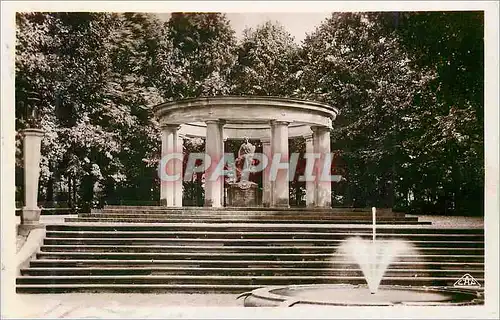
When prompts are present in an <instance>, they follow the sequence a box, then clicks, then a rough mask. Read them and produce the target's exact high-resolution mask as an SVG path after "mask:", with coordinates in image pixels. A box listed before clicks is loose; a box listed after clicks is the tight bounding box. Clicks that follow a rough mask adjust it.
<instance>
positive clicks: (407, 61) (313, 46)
mask: <svg viewBox="0 0 500 320" xmlns="http://www.w3.org/2000/svg"><path fill="white" fill-rule="evenodd" d="M382 17H383V15H381V14H373V13H338V14H332V17H331V18H330V19H327V20H326V21H325V22H324V23H323V24H321V25H320V26H319V27H318V28H317V29H316V31H315V32H314V33H312V34H311V35H309V36H308V37H307V38H306V39H305V41H304V46H303V48H302V51H303V52H302V57H303V62H302V63H303V70H302V74H301V78H300V88H299V95H300V96H302V97H304V98H310V99H314V100H319V101H323V102H326V103H328V104H330V105H333V106H335V107H337V108H339V109H340V111H341V114H340V116H339V117H338V118H337V119H336V120H335V125H334V129H333V131H332V141H333V148H332V150H341V152H342V157H343V158H344V160H345V161H346V165H347V168H346V169H347V176H348V183H349V189H348V190H347V191H346V194H345V197H344V201H343V204H344V205H355V206H367V205H368V206H371V205H381V206H392V205H393V204H392V199H391V194H392V189H393V184H394V182H395V181H396V180H397V177H398V173H397V172H396V170H397V168H403V167H404V166H405V164H406V163H407V162H408V161H409V160H410V157H411V152H412V150H409V149H408V144H407V142H408V139H410V138H411V136H412V135H413V134H414V130H415V128H417V127H418V126H419V124H420V122H421V117H422V115H421V113H420V112H419V109H418V107H419V104H418V103H417V101H418V100H422V99H428V97H427V96H424V95H423V94H422V92H423V90H424V89H425V88H426V86H427V85H428V84H429V82H430V80H432V79H433V72H432V70H426V69H424V68H417V67H416V66H415V65H414V63H413V59H414V57H413V56H412V55H411V54H409V53H408V52H407V51H405V50H404V48H403V47H402V46H401V44H400V43H399V41H398V39H397V37H395V36H394V34H392V33H389V32H387V31H386V30H385V29H384V27H383V24H382V23H381V21H380V20H381V18H382ZM381 199H382V201H381Z"/></svg>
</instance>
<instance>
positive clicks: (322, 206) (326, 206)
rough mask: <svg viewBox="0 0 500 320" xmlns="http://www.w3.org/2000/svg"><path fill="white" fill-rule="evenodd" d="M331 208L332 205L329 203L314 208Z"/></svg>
mask: <svg viewBox="0 0 500 320" xmlns="http://www.w3.org/2000/svg"><path fill="white" fill-rule="evenodd" d="M331 207H332V204H331V203H330V202H326V203H325V204H322V205H320V206H319V205H318V206H316V208H325V209H330V208H331Z"/></svg>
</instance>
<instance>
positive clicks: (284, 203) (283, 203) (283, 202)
mask: <svg viewBox="0 0 500 320" xmlns="http://www.w3.org/2000/svg"><path fill="white" fill-rule="evenodd" d="M273 207H276V208H290V202H289V201H288V199H276V202H275V203H274V204H273Z"/></svg>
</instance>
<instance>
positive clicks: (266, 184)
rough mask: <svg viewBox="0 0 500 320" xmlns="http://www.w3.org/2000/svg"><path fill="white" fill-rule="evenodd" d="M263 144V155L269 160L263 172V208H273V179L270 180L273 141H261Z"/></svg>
mask: <svg viewBox="0 0 500 320" xmlns="http://www.w3.org/2000/svg"><path fill="white" fill-rule="evenodd" d="M260 141H261V142H262V153H263V154H264V155H265V156H266V157H267V159H268V165H267V166H266V168H265V169H264V170H263V171H262V206H264V207H269V206H271V194H272V185H271V179H270V178H269V174H270V170H271V159H272V153H271V140H270V139H261V140H260Z"/></svg>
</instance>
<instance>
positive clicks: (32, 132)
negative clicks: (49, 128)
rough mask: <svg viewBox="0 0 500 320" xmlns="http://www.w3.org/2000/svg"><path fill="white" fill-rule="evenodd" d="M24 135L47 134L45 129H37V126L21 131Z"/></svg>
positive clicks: (41, 135) (39, 135) (40, 135)
mask: <svg viewBox="0 0 500 320" xmlns="http://www.w3.org/2000/svg"><path fill="white" fill-rule="evenodd" d="M21 133H22V135H23V136H25V137H26V136H36V137H43V136H44V135H45V131H43V130H42V129H37V128H27V129H24V130H23V131H21Z"/></svg>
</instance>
